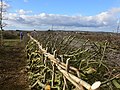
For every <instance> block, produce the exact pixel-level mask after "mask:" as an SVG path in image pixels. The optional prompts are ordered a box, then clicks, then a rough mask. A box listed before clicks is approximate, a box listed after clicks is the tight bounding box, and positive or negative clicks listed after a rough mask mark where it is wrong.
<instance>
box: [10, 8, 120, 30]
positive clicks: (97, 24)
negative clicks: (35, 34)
mask: <svg viewBox="0 0 120 90" xmlns="http://www.w3.org/2000/svg"><path fill="white" fill-rule="evenodd" d="M31 12H32V11H25V10H23V9H20V10H18V11H17V12H16V13H9V23H10V24H11V23H12V24H13V25H15V26H16V25H17V26H19V27H21V25H22V26H24V27H28V28H32V27H34V28H41V27H43V26H45V27H46V26H51V25H54V26H56V27H57V26H61V27H76V28H105V27H106V28H107V27H113V26H115V25H116V22H117V19H118V16H119V13H120V8H112V9H110V10H108V11H105V12H101V13H99V14H97V15H94V16H82V15H80V16H69V15H60V14H47V13H40V14H36V15H29V13H31Z"/></svg>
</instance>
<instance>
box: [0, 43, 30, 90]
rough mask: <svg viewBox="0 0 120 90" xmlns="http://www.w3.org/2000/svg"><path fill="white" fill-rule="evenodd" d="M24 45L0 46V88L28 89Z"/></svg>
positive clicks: (7, 89)
mask: <svg viewBox="0 0 120 90" xmlns="http://www.w3.org/2000/svg"><path fill="white" fill-rule="evenodd" d="M24 48H25V47H24V46H21V45H20V42H19V44H16V45H13V46H9V45H7V46H3V47H0V90H29V88H28V80H27V71H26V69H25V66H26V60H27V59H26V56H25V52H24Z"/></svg>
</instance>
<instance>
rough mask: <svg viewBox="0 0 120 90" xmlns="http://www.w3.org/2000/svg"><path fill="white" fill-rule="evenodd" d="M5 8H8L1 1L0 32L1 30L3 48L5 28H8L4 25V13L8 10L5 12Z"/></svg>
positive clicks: (1, 0) (0, 0)
mask: <svg viewBox="0 0 120 90" xmlns="http://www.w3.org/2000/svg"><path fill="white" fill-rule="evenodd" d="M4 7H6V4H5V2H3V0H0V30H1V35H0V37H1V46H2V44H3V27H5V26H6V24H4V23H3V20H4V19H3V12H6V10H4Z"/></svg>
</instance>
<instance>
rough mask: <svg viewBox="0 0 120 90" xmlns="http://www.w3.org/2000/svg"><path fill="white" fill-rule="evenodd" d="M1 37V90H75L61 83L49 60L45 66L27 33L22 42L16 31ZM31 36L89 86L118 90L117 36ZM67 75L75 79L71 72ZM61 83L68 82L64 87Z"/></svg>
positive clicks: (119, 55) (58, 33)
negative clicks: (49, 89) (46, 89)
mask: <svg viewBox="0 0 120 90" xmlns="http://www.w3.org/2000/svg"><path fill="white" fill-rule="evenodd" d="M28 33H30V32H28ZM30 34H31V33H30ZM3 35H4V40H3V45H2V46H1V47H0V89H1V90H9V89H11V90H29V89H30V88H31V89H32V90H40V89H42V88H43V87H42V86H44V85H46V83H49V85H51V87H52V88H54V89H57V90H58V89H59V90H62V89H63V87H64V90H73V89H77V88H76V87H75V86H74V85H73V84H72V83H71V82H70V81H68V80H64V79H63V75H62V74H61V73H60V72H59V70H58V69H57V66H54V65H53V63H51V62H50V61H49V60H47V61H46V63H44V62H45V61H44V59H45V56H44V55H43V54H41V53H40V52H39V48H38V46H37V45H36V44H35V43H34V42H33V41H31V40H30V41H29V39H30V38H29V37H28V36H27V33H26V32H24V39H23V40H22V41H21V42H20V40H19V31H5V32H4V34H3ZM31 35H32V34H31ZM32 36H33V38H35V39H36V40H38V41H39V42H40V44H41V45H42V47H43V48H44V49H45V50H47V52H49V53H50V54H54V55H55V56H54V57H55V58H58V59H60V60H62V58H63V60H62V62H63V63H67V61H69V62H68V64H67V65H68V68H69V66H72V67H75V68H77V69H78V71H79V74H80V78H81V79H82V80H84V81H86V82H87V83H89V84H90V85H92V84H93V83H94V82H95V81H101V82H102V84H101V86H100V88H99V89H100V90H119V89H120V34H116V33H107V32H77V31H76V32H75V31H74V32H72V31H37V33H35V35H32ZM61 56H62V58H61ZM38 58H39V59H40V60H38ZM68 59H69V60H68ZM44 64H46V65H44ZM53 66H54V68H55V71H54V69H53ZM66 67H67V66H66ZM68 70H69V69H68ZM53 71H54V73H55V74H54V76H53ZM68 72H70V73H72V74H73V75H75V76H77V75H76V73H75V72H73V71H68ZM53 80H54V81H53ZM38 81H39V82H38ZM64 81H66V82H67V84H65V86H64ZM28 84H29V85H28ZM41 84H42V85H41ZM8 88H9V89H8ZM83 89H84V88H83Z"/></svg>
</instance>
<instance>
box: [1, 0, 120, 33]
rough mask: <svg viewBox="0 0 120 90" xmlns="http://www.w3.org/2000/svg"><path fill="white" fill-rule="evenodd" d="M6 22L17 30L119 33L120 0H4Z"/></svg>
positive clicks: (8, 26) (9, 26)
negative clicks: (117, 29)
mask: <svg viewBox="0 0 120 90" xmlns="http://www.w3.org/2000/svg"><path fill="white" fill-rule="evenodd" d="M4 4H5V7H4V9H6V11H7V12H6V13H4V17H6V18H7V19H6V20H4V21H3V22H5V23H7V26H5V27H4V29H8V30H9V29H12V30H13V29H14V30H20V29H22V30H33V29H36V30H48V29H51V28H52V26H53V30H72V31H74V30H79V31H103V32H113V31H114V32H116V28H117V26H118V24H119V19H120V0H11V1H10V0H9V1H7V0H4Z"/></svg>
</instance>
